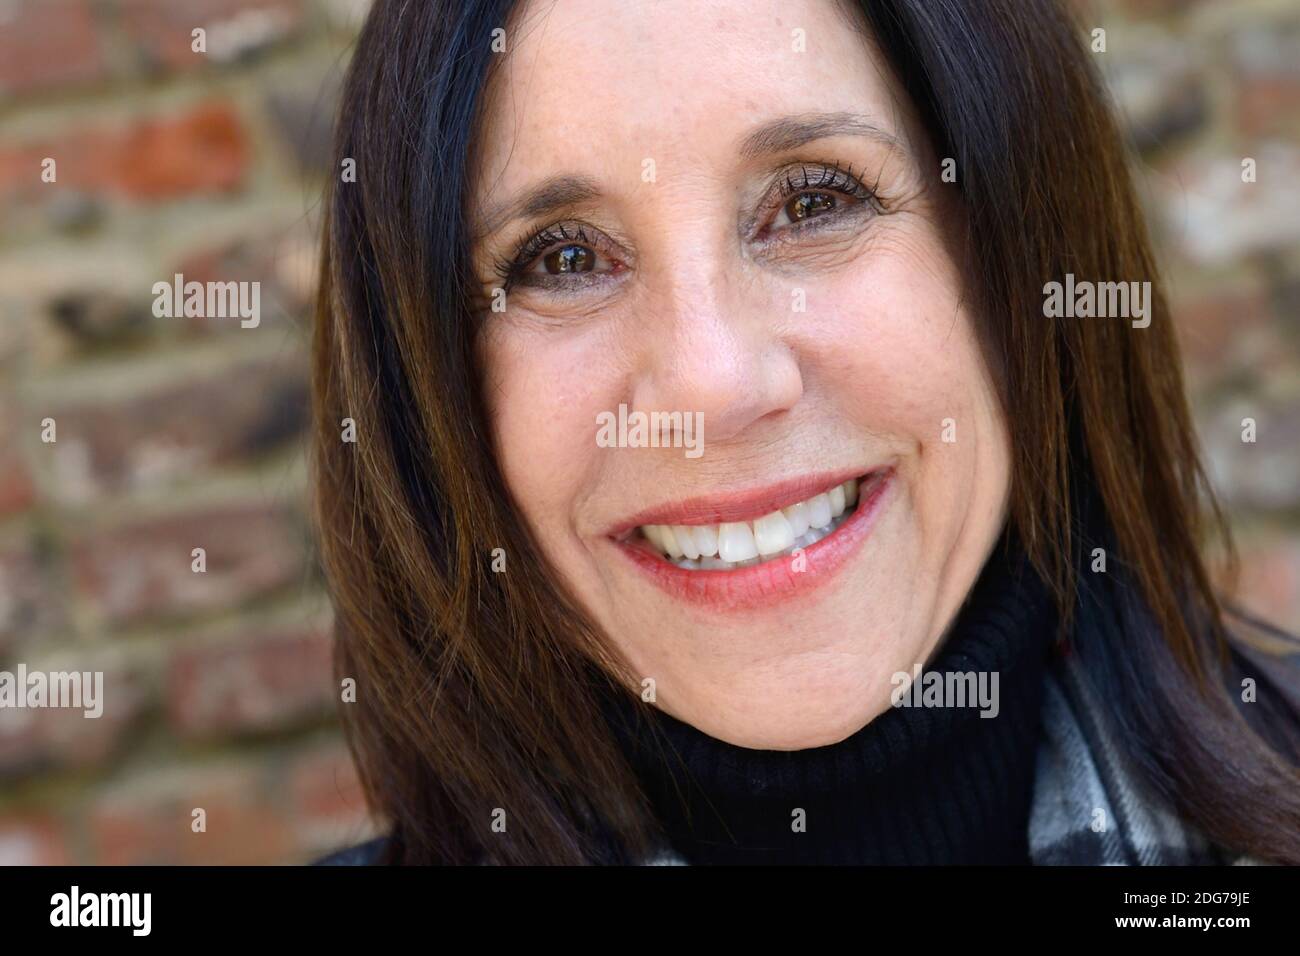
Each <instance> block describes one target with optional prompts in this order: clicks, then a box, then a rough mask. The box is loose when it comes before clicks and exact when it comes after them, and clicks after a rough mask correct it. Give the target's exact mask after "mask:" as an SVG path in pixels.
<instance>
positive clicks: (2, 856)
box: [0, 813, 72, 866]
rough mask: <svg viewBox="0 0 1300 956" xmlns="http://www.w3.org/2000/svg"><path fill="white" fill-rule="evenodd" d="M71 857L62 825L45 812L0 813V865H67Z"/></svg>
mask: <svg viewBox="0 0 1300 956" xmlns="http://www.w3.org/2000/svg"><path fill="white" fill-rule="evenodd" d="M70 862H72V860H71V854H70V853H69V849H68V839H67V834H66V831H65V829H64V827H63V826H62V824H61V823H60V822H59V821H58V820H57V819H56V818H55V817H53V816H51V815H50V814H46V813H13V814H10V815H4V816H0V866H67V865H68V864H69V863H70Z"/></svg>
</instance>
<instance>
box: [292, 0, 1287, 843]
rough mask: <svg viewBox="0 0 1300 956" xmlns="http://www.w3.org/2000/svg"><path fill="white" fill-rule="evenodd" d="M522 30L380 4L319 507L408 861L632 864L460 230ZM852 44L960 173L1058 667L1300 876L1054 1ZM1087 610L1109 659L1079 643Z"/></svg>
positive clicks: (1173, 782)
mask: <svg viewBox="0 0 1300 956" xmlns="http://www.w3.org/2000/svg"><path fill="white" fill-rule="evenodd" d="M512 7H513V3H512V2H510V0H446V2H427V3H409V2H404V0H377V2H376V3H375V4H374V6H373V8H372V10H371V12H370V14H369V18H368V20H367V22H366V25H365V28H364V30H363V31H362V34H361V36H360V39H359V41H358V45H357V48H356V51H355V54H354V56H353V59H352V63H351V67H350V72H349V76H348V80H347V83H346V87H345V91H344V94H343V99H342V104H341V109H340V113H339V120H338V127H337V133H336V141H335V168H336V169H342V168H344V164H345V162H346V161H347V160H351V161H353V163H354V164H355V166H354V168H355V171H356V175H355V181H346V180H342V181H336V182H334V183H333V184H332V185H331V186H330V187H329V190H328V194H327V201H326V205H325V211H326V222H325V234H324V242H323V248H322V270H321V286H320V294H319V301H318V314H317V322H316V329H315V337H314V342H313V366H314V367H313V388H314V396H313V399H314V408H315V434H314V441H313V446H314V447H313V475H314V485H315V493H316V494H315V508H316V517H317V522H318V525H319V530H320V547H321V551H322V557H323V562H324V565H325V568H326V572H327V575H328V578H329V581H330V585H331V590H332V593H333V597H334V605H335V616H336V625H335V626H336V637H337V644H336V648H337V670H338V674H339V676H340V677H341V678H344V677H346V678H352V679H354V680H355V681H356V700H355V702H350V703H345V704H343V705H342V706H343V720H344V726H345V729H346V731H347V734H348V739H349V743H350V745H351V747H352V750H353V754H354V757H355V760H356V763H357V766H358V770H359V773H360V776H361V780H362V783H363V786H364V787H365V791H366V794H367V797H368V800H369V801H370V804H371V806H372V808H373V809H374V810H375V811H376V812H377V813H378V814H380V815H381V816H382V817H383V818H384V819H385V820H386V821H387V822H388V824H389V825H390V826H391V828H392V837H393V838H392V840H391V841H390V844H389V847H390V851H389V852H390V857H389V859H390V861H391V862H402V863H430V862H437V863H472V862H499V863H591V862H629V861H635V860H639V859H642V858H643V857H644V855H645V854H646V853H647V852H648V851H649V850H650V848H651V847H653V846H654V842H655V839H656V836H657V827H656V824H655V821H654V820H653V819H652V817H651V815H650V811H649V809H648V804H647V803H646V801H645V799H644V797H643V795H642V794H641V793H640V792H639V790H638V788H637V786H636V784H635V782H634V779H633V777H632V775H631V773H630V771H629V769H628V767H627V765H626V762H625V761H624V759H623V757H622V755H621V754H620V753H619V752H618V749H617V747H616V746H615V745H614V742H613V739H612V737H611V736H610V735H609V734H608V733H606V732H605V731H604V725H603V723H602V722H601V720H600V711H599V705H598V703H597V700H598V697H599V695H600V694H601V693H603V692H607V691H609V690H611V689H617V690H621V689H622V686H625V685H629V684H631V685H634V684H635V681H634V680H633V679H632V675H631V673H630V672H629V670H628V669H627V668H626V666H625V664H624V662H623V661H622V660H621V658H620V657H619V656H618V655H617V653H616V652H615V651H614V649H613V648H612V646H611V644H610V643H609V641H608V640H607V639H606V638H605V637H604V636H603V635H601V634H600V633H598V631H597V629H596V628H595V627H594V626H593V625H592V624H591V622H590V621H589V620H588V619H587V618H586V616H585V615H584V614H583V613H582V612H581V610H580V609H579V607H578V606H577V603H576V602H575V601H574V600H573V598H572V596H571V595H570V594H568V593H567V592H566V591H565V590H564V588H563V586H562V584H561V583H560V581H559V579H558V577H557V576H556V575H555V574H554V572H553V571H552V570H551V569H550V568H549V567H548V566H547V564H546V563H545V562H544V560H543V558H542V556H541V552H540V550H539V549H538V547H537V546H536V543H535V542H534V541H532V539H531V538H530V535H529V532H528V530H527V527H526V525H525V523H524V522H523V521H522V520H521V519H520V517H519V515H518V514H517V513H516V512H515V510H514V509H513V507H512V506H511V504H510V499H509V496H508V494H507V492H506V488H505V485H504V482H503V480H502V477H501V475H500V472H499V470H498V468H497V464H496V462H495V460H494V459H493V456H492V454H491V447H490V442H489V441H488V437H487V436H488V435H489V434H490V432H489V429H488V424H487V419H486V416H485V413H484V403H483V399H482V395H481V392H480V382H481V371H482V370H481V369H480V368H478V366H477V364H476V351H475V340H476V334H477V329H476V325H475V320H474V318H473V314H472V310H471V308H470V302H471V294H472V293H471V289H472V286H473V282H472V279H471V275H472V272H471V267H470V265H469V262H468V258H467V257H468V249H469V242H468V226H467V224H468V216H467V199H468V195H469V191H470V187H471V185H472V179H471V175H472V173H471V171H472V170H473V168H474V166H473V160H474V149H475V143H476V131H477V128H478V123H479V122H480V110H481V109H482V101H483V96H482V94H483V90H484V88H485V85H486V83H487V81H488V78H489V75H490V70H491V65H492V62H493V53H492V52H491V41H492V34H493V30H494V29H495V28H498V27H504V26H505V25H506V23H507V19H508V17H509V15H510V13H511V8H512ZM861 14H862V17H863V20H862V21H861V22H862V23H863V24H864V26H865V27H866V32H867V33H868V34H869V36H870V41H868V40H867V38H866V37H864V42H874V43H875V44H876V46H877V48H878V49H879V50H880V51H881V52H882V53H883V55H884V56H885V58H886V59H887V60H888V61H889V62H890V64H891V65H892V67H893V69H894V71H895V72H896V74H897V76H898V78H899V79H900V81H901V83H902V85H903V87H904V89H905V90H906V91H907V93H908V95H909V96H910V97H911V99H912V101H913V103H914V104H915V106H916V108H917V110H918V111H919V113H920V116H921V117H922V119H923V121H924V124H925V126H926V128H927V131H928V133H929V135H930V137H931V139H932V142H933V143H934V146H935V148H936V150H937V154H938V155H939V156H942V157H951V158H953V159H955V160H956V168H957V170H958V184H959V188H960V191H961V196H962V200H963V204H964V207H965V217H966V222H967V229H968V232H969V236H970V241H969V243H968V246H969V248H971V249H972V250H973V257H974V258H973V262H972V269H971V271H972V275H973V285H974V288H973V289H972V293H973V294H974V295H975V296H977V301H978V305H979V309H978V310H977V311H978V314H979V315H980V317H981V320H980V321H981V329H980V332H981V340H982V342H983V345H984V348H985V349H986V353H987V357H988V360H989V361H990V362H991V363H994V364H995V365H996V366H997V367H998V368H999V370H1000V380H1001V395H1000V398H1001V401H1002V406H1003V411H1004V413H1005V415H1006V418H1007V421H1008V423H1009V426H1010V428H1011V432H1012V438H1013V442H1012V444H1013V448H1014V460H1013V473H1012V504H1011V513H1010V521H1011V522H1012V524H1013V526H1014V528H1015V530H1016V531H1017V533H1018V535H1019V538H1020V540H1021V541H1023V542H1024V543H1025V547H1026V548H1027V550H1028V552H1029V556H1030V558H1031V560H1032V561H1033V563H1034V565H1035V567H1036V568H1037V569H1038V570H1039V573H1040V574H1042V575H1043V577H1044V579H1045V580H1047V581H1048V582H1049V583H1050V584H1051V586H1052V588H1053V591H1054V594H1055V597H1056V600H1057V602H1058V605H1059V608H1060V611H1061V619H1062V621H1063V622H1064V626H1065V628H1066V631H1065V633H1066V634H1067V635H1069V637H1068V640H1069V641H1071V644H1070V650H1071V653H1075V654H1078V655H1079V658H1080V660H1081V662H1082V664H1083V665H1084V667H1085V668H1086V669H1087V672H1088V673H1089V674H1090V675H1091V676H1092V679H1093V680H1094V681H1095V682H1096V683H1097V684H1098V685H1099V686H1100V687H1103V688H1105V691H1106V699H1107V700H1108V702H1109V703H1110V706H1111V708H1112V714H1111V717H1112V718H1113V719H1114V720H1115V721H1116V722H1117V725H1118V726H1119V727H1120V728H1121V729H1122V730H1123V733H1122V735H1121V739H1122V741H1123V742H1124V744H1125V745H1126V748H1127V751H1128V754H1129V757H1130V758H1131V759H1132V760H1133V761H1134V763H1135V764H1136V766H1137V767H1139V768H1140V770H1141V772H1142V774H1143V776H1144V777H1145V779H1146V782H1147V784H1148V785H1149V786H1150V787H1151V788H1152V789H1153V792H1154V793H1156V794H1157V795H1158V796H1159V797H1160V798H1161V799H1163V800H1165V801H1167V802H1168V803H1169V804H1170V805H1171V806H1172V807H1173V808H1174V809H1175V810H1176V811H1177V812H1178V813H1179V814H1181V815H1182V816H1183V817H1184V819H1186V820H1187V821H1188V822H1189V823H1191V824H1192V825H1193V826H1195V827H1196V828H1198V829H1199V830H1200V831H1201V832H1202V833H1203V834H1204V835H1205V836H1206V837H1207V838H1209V839H1210V840H1211V841H1212V842H1214V843H1216V844H1218V845H1221V846H1224V847H1228V848H1231V849H1234V850H1238V851H1242V852H1247V853H1250V854H1252V855H1254V856H1257V857H1259V858H1261V859H1267V860H1276V861H1281V862H1291V863H1297V862H1300V772H1298V771H1297V768H1296V762H1297V759H1298V757H1297V755H1298V754H1300V744H1297V733H1298V732H1297V728H1298V727H1300V715H1298V714H1297V713H1296V711H1295V709H1293V708H1290V707H1288V706H1287V705H1286V704H1285V702H1284V701H1283V699H1282V697H1281V694H1280V693H1279V688H1278V687H1277V686H1276V685H1275V684H1274V683H1273V682H1271V681H1270V679H1269V678H1268V677H1267V675H1266V674H1265V673H1264V672H1256V671H1251V673H1257V676H1258V685H1259V691H1258V693H1259V694H1260V697H1259V701H1260V704H1259V708H1258V710H1257V711H1255V712H1251V711H1249V709H1248V708H1249V705H1246V706H1245V707H1243V706H1240V705H1238V704H1237V703H1236V697H1235V696H1234V695H1233V694H1231V693H1229V690H1230V686H1229V682H1230V680H1232V679H1234V677H1235V675H1236V674H1237V673H1238V671H1239V670H1240V668H1241V667H1242V666H1243V664H1242V662H1243V660H1244V658H1242V657H1241V656H1240V654H1239V652H1238V651H1237V650H1236V649H1235V648H1236V646H1237V638H1236V636H1235V630H1234V629H1233V628H1230V627H1229V626H1228V624H1227V621H1226V618H1225V614H1224V610H1223V608H1222V607H1221V606H1220V604H1219V601H1218V600H1217V598H1216V596H1215V592H1214V589H1213V587H1212V584H1211V581H1210V578H1209V575H1208V573H1207V570H1206V565H1205V562H1204V561H1203V559H1202V556H1201V548H1202V545H1203V539H1204V538H1205V537H1206V536H1207V534H1208V533H1210V532H1215V533H1217V534H1218V536H1219V537H1220V539H1221V541H1222V543H1223V544H1224V545H1226V546H1228V547H1227V550H1228V551H1229V552H1230V542H1229V539H1228V535H1227V531H1226V528H1225V527H1224V522H1223V519H1222V515H1221V514H1220V512H1219V509H1218V506H1217V504H1216V503H1215V500H1214V496H1213V494H1212V492H1211V490H1210V488H1209V485H1208V482H1207V481H1206V479H1205V475H1204V472H1203V469H1202V467H1201V464H1200V461H1199V453H1198V449H1197V443H1196V438H1195V434H1194V432H1193V428H1192V424H1191V419H1190V415H1189V412H1188V407H1187V402H1186V397H1185V395H1184V389H1183V381H1182V373H1181V367H1180V361H1179V356H1178V352H1177V347H1176V342H1175V338H1174V334H1173V329H1172V325H1171V318H1170V315H1169V312H1168V308H1167V305H1166V302H1165V300H1164V298H1163V296H1162V295H1161V294H1160V292H1159V289H1160V286H1159V282H1158V277H1157V274H1156V267H1155V262H1154V257H1153V255H1152V252H1151V247H1150V243H1149V240H1148V238H1147V234H1146V231H1145V227H1144V224H1143V220H1142V215H1141V211H1140V208H1139V205H1138V203H1137V201H1136V199H1135V196H1134V191H1133V188H1132V184H1131V179H1130V173H1129V170H1128V168H1127V165H1126V151H1125V146H1124V143H1123V141H1122V139H1121V137H1120V135H1119V133H1118V131H1117V129H1116V127H1115V124H1114V122H1113V120H1112V118H1111V115H1110V112H1109V109H1108V107H1107V101H1106V96H1105V92H1104V89H1103V87H1102V85H1101V83H1100V81H1099V79H1098V77H1097V75H1096V73H1095V71H1094V68H1093V66H1092V64H1091V62H1090V59H1089V56H1088V54H1087V53H1086V52H1085V50H1084V48H1083V45H1082V42H1081V39H1080V36H1081V33H1080V30H1079V29H1078V27H1077V25H1076V24H1074V23H1073V22H1072V21H1071V20H1070V18H1069V17H1068V15H1067V14H1066V12H1065V11H1064V9H1063V8H1062V7H1061V6H1060V4H1059V3H1057V2H1053V0H988V2H985V3H981V4H969V3H961V2H954V0H870V2H864V3H863V4H862V11H861ZM1067 272H1072V273H1075V274H1077V275H1080V276H1083V277H1088V278H1093V279H1096V280H1102V281H1129V280H1147V281H1151V282H1152V288H1153V290H1154V291H1155V294H1154V295H1153V297H1152V301H1151V303H1150V306H1151V312H1150V318H1151V322H1150V326H1149V327H1147V328H1143V329H1133V328H1130V327H1129V325H1128V324H1127V323H1123V322H1117V321H1108V322H1096V321H1087V320H1085V321H1077V320H1063V319H1053V318H1048V317H1045V316H1044V315H1043V311H1044V310H1043V307H1042V302H1043V288H1044V285H1045V284H1046V283H1047V282H1050V281H1053V280H1061V279H1063V277H1064V275H1065V274H1066V273H1067ZM347 420H351V421H350V422H348V421H347ZM349 427H350V428H351V429H352V430H353V431H352V435H353V437H354V439H355V440H351V441H347V440H343V431H344V429H345V428H349ZM1203 516H1208V520H1206V517H1203ZM1095 547H1104V548H1105V549H1106V551H1107V554H1108V560H1109V562H1110V565H1111V569H1110V573H1108V574H1107V575H1105V576H1100V577H1105V578H1106V583H1105V584H1104V585H1101V584H1097V583H1096V579H1097V578H1098V577H1099V576H1097V575H1092V574H1091V573H1090V572H1089V569H1088V563H1087V562H1088V560H1089V558H1090V555H1091V554H1092V549H1093V548H1095ZM495 548H505V553H506V560H507V562H508V565H507V571H506V573H493V570H492V568H491V563H492V560H493V549H495ZM1101 588H1110V589H1112V590H1111V591H1109V592H1104V591H1099V589H1101ZM1115 589H1118V590H1115ZM1099 601H1100V602H1102V603H1105V604H1106V605H1107V607H1108V608H1109V609H1110V611H1111V613H1112V615H1113V621H1112V623H1111V626H1108V627H1105V628H1101V629H1094V630H1092V631H1090V632H1088V634H1087V635H1079V634H1072V633H1071V631H1070V628H1069V625H1070V620H1071V616H1072V615H1073V614H1074V613H1075V611H1076V609H1077V608H1078V607H1083V606H1095V605H1097V603H1098V602H1099ZM617 690H616V692H617ZM624 692H626V691H624ZM1243 710H1245V711H1246V716H1245V717H1243ZM1248 718H1253V719H1248ZM502 824H504V826H502Z"/></svg>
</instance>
